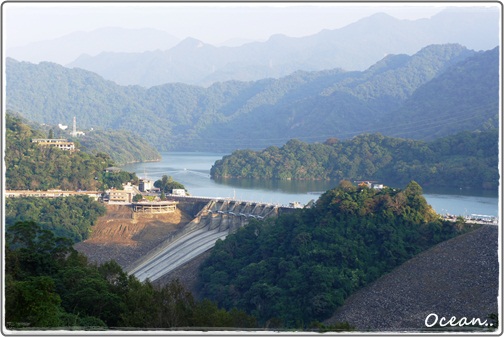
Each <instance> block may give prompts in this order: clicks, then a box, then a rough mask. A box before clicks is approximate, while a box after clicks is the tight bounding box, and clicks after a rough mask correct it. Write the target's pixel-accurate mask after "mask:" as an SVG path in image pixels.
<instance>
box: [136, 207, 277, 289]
mask: <svg viewBox="0 0 504 337" xmlns="http://www.w3.org/2000/svg"><path fill="white" fill-rule="evenodd" d="M178 201H179V205H181V206H183V203H184V201H183V200H182V199H178ZM282 208H283V207H281V206H278V205H274V204H263V203H256V202H245V201H235V200H226V199H210V200H209V201H208V200H207V203H206V204H205V205H204V206H203V208H202V209H201V210H200V211H199V212H198V213H197V214H196V216H195V218H194V219H193V220H192V221H191V222H190V223H188V224H187V225H186V226H185V227H184V228H182V229H181V230H179V231H177V232H175V233H172V234H171V235H170V236H169V237H167V238H166V240H165V241H164V242H163V243H162V244H161V245H159V246H158V247H157V248H156V249H154V250H152V251H151V252H149V253H148V254H147V255H145V256H144V257H142V258H140V259H139V260H137V261H135V262H134V263H133V264H132V265H131V266H129V267H128V268H126V271H127V272H128V274H130V275H134V276H135V277H137V278H138V279H139V280H140V281H145V280H147V279H149V280H150V281H155V280H157V279H159V278H160V277H162V276H164V275H166V274H168V273H170V272H171V271H173V270H174V269H176V268H177V267H179V266H181V265H183V264H185V263H187V262H189V261H190V260H192V259H194V258H196V257H197V256H199V255H200V254H202V253H204V252H206V251H207V250H209V249H211V248H212V247H213V246H215V243H216V242H217V240H219V239H224V238H225V237H226V236H227V235H229V234H231V233H234V232H235V231H237V230H238V229H239V228H240V227H243V226H245V225H247V224H248V222H249V221H250V219H257V220H263V219H266V218H270V217H276V216H278V214H279V212H280V209H282Z"/></svg>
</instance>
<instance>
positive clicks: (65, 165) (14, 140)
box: [5, 113, 138, 213]
mask: <svg viewBox="0 0 504 337" xmlns="http://www.w3.org/2000/svg"><path fill="white" fill-rule="evenodd" d="M5 138H6V147H5V168H6V171H5V178H6V179H5V187H6V189H8V190H9V189H12V190H48V189H62V190H78V189H82V190H90V191H91V190H102V189H108V188H111V187H115V188H117V189H122V183H125V182H127V181H136V180H138V178H137V177H136V175H135V174H134V173H128V172H124V171H121V172H119V173H108V172H105V169H106V168H107V167H110V166H113V165H115V163H114V161H113V160H111V158H110V157H109V156H108V155H107V154H105V153H102V152H97V153H92V154H91V153H86V152H85V151H65V150H61V149H58V148H53V147H42V146H39V145H38V144H37V143H33V142H32V139H34V138H46V135H45V134H43V133H42V132H40V131H39V130H36V129H33V128H32V127H30V126H29V125H28V124H27V123H25V122H24V121H23V119H21V118H19V117H16V116H14V115H11V114H9V113H7V114H6V137H5ZM76 148H77V150H80V149H79V147H78V146H77V147H76ZM21 213H23V212H21Z"/></svg>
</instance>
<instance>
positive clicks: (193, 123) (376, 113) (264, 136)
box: [6, 44, 499, 152]
mask: <svg viewBox="0 0 504 337" xmlns="http://www.w3.org/2000/svg"><path fill="white" fill-rule="evenodd" d="M6 65H7V67H6V79H7V82H6V83H7V86H6V97H7V107H8V108H10V109H12V110H15V111H19V112H20V113H21V114H22V115H23V116H24V117H26V118H28V119H30V120H33V121H36V122H39V123H50V124H53V125H57V124H58V123H63V124H68V123H70V121H71V120H72V117H73V116H76V117H77V120H78V123H79V127H80V128H82V129H83V130H85V129H89V128H95V129H98V128H100V129H114V130H120V129H124V130H129V131H132V132H135V133H137V134H139V135H140V136H141V137H144V138H145V139H146V140H148V141H149V142H150V143H151V144H153V145H154V146H155V147H156V148H157V149H158V150H190V151H223V152H224V151H232V150H234V149H238V148H241V149H243V148H251V149H261V148H265V147H268V146H270V145H282V144H284V143H286V142H287V141H288V140H289V139H292V138H298V139H301V140H304V141H310V142H313V141H324V140H326V139H327V138H330V137H338V138H342V139H343V138H349V137H352V136H355V135H357V134H360V133H364V132H382V133H383V134H384V135H400V136H401V137H404V138H409V137H411V138H416V139H432V138H435V137H439V136H445V135H448V134H453V133H456V132H458V131H462V130H470V131H474V130H485V129H491V128H497V127H498V112H499V109H498V107H499V50H498V48H494V49H492V50H490V51H485V52H482V51H480V52H477V51H473V50H469V49H467V48H465V47H463V46H461V45H458V44H448V45H431V46H427V47H425V48H423V49H422V50H420V51H419V52H418V53H416V54H414V55H412V56H408V55H405V54H401V55H389V56H387V57H385V58H383V59H382V60H381V61H380V62H378V63H376V64H375V65H374V66H372V67H370V68H369V69H368V70H366V71H344V70H341V69H333V70H324V71H318V72H303V71H298V72H295V73H293V74H291V75H289V76H286V77H283V78H280V79H263V80H259V81H251V82H240V81H227V82H222V83H215V84H213V85H211V86H210V87H208V88H204V87H200V86H192V85H187V84H165V85H160V86H154V87H151V88H149V89H146V88H143V87H140V86H120V85H117V84H115V83H114V82H111V81H107V80H104V79H103V78H102V77H100V76H99V75H96V74H95V73H92V72H89V71H86V70H82V69H69V68H65V67H63V66H60V65H57V64H54V63H48V62H42V63H40V64H38V65H35V64H31V63H27V62H18V61H15V60H13V59H8V60H7V64H6Z"/></svg>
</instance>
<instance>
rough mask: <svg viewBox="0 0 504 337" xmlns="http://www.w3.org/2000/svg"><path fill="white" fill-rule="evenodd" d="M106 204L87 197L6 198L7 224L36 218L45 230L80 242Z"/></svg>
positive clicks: (103, 212) (100, 214) (7, 225)
mask: <svg viewBox="0 0 504 337" xmlns="http://www.w3.org/2000/svg"><path fill="white" fill-rule="evenodd" d="M105 211H106V210H105V207H104V206H103V205H102V204H100V203H98V202H97V201H95V200H93V199H91V198H89V197H87V196H68V197H65V198H6V200H5V225H6V227H7V228H9V227H10V226H12V225H14V224H15V223H17V222H24V221H34V222H36V223H37V224H39V226H40V227H41V228H42V229H44V230H50V231H51V232H52V233H54V234H55V235H56V236H61V237H65V238H68V239H70V240H72V242H74V243H76V242H80V241H83V240H86V239H87V238H88V235H89V233H90V232H91V228H92V226H93V225H94V223H95V221H96V220H97V219H98V217H99V216H102V215H104V214H105Z"/></svg>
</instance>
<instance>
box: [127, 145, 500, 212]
mask: <svg viewBox="0 0 504 337" xmlns="http://www.w3.org/2000/svg"><path fill="white" fill-rule="evenodd" d="M224 155H225V154H219V153H200V152H164V153H161V156H162V159H161V161H159V162H150V163H136V164H128V165H124V166H123V167H122V168H123V169H124V170H125V171H128V172H135V173H136V174H137V176H138V177H140V178H148V179H150V180H154V181H155V180H158V179H161V177H162V176H163V175H164V174H166V175H168V176H172V177H173V179H174V180H176V181H178V182H180V183H182V184H183V185H184V186H185V187H186V189H187V190H188V192H189V193H190V194H191V195H192V196H205V197H220V198H235V199H237V200H243V201H258V202H267V203H274V204H280V205H288V204H289V203H290V202H295V201H298V202H300V203H302V204H306V203H308V202H309V201H310V200H316V199H317V198H318V196H319V194H317V193H316V192H324V191H327V190H329V189H331V188H334V187H336V186H337V185H338V182H336V181H332V182H331V181H329V182H328V181H256V180H238V179H230V180H223V181H215V180H213V179H210V168H211V167H212V165H213V164H214V163H215V161H216V160H218V159H221V158H222V156H224ZM395 187H399V188H404V186H395ZM424 196H425V198H426V199H427V202H428V203H429V204H430V205H432V207H433V208H434V209H435V210H436V212H438V213H440V214H445V213H450V214H456V215H469V214H486V215H491V216H498V215H499V214H498V213H499V199H498V195H497V192H493V193H492V192H488V191H474V190H463V189H437V190H436V189H426V188H424Z"/></svg>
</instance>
